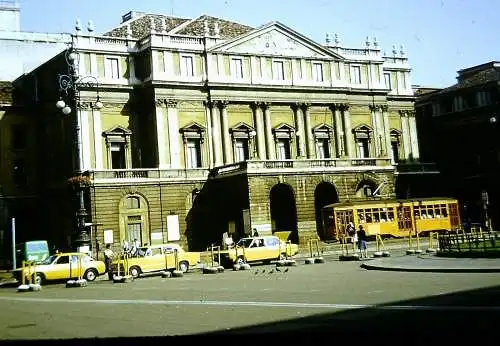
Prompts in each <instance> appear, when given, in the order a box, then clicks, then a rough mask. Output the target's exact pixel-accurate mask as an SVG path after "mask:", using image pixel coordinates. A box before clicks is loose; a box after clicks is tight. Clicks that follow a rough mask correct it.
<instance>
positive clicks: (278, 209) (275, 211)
mask: <svg viewBox="0 0 500 346" xmlns="http://www.w3.org/2000/svg"><path fill="white" fill-rule="evenodd" d="M269 202H270V209H271V224H272V226H271V227H272V232H273V233H274V232H280V231H286V232H291V233H290V236H289V237H288V239H289V240H291V241H292V242H293V243H298V242H299V234H298V230H297V206H296V203H295V196H294V194H293V190H292V188H291V187H290V186H289V185H287V184H283V183H280V184H277V185H275V186H273V188H272V189H271V192H270V194H269Z"/></svg>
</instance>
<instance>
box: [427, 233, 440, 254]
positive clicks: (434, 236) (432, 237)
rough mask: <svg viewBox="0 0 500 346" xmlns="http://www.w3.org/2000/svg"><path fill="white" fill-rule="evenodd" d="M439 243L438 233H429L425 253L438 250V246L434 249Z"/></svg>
mask: <svg viewBox="0 0 500 346" xmlns="http://www.w3.org/2000/svg"><path fill="white" fill-rule="evenodd" d="M438 242H439V233H438V232H431V233H429V246H428V247H427V252H432V253H434V252H436V251H438V250H439V246H438V247H437V248H436V247H435V245H438Z"/></svg>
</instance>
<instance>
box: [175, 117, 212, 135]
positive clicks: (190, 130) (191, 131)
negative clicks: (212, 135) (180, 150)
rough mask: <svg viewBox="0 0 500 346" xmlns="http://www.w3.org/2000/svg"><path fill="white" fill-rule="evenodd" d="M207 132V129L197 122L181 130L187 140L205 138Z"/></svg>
mask: <svg viewBox="0 0 500 346" xmlns="http://www.w3.org/2000/svg"><path fill="white" fill-rule="evenodd" d="M205 131H206V128H205V127H204V126H203V125H200V124H199V123H197V122H195V121H193V122H190V123H189V124H187V125H186V126H184V127H181V128H180V130H179V132H180V133H182V135H183V136H184V137H185V138H200V137H201V138H203V137H205Z"/></svg>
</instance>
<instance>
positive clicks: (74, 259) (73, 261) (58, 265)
mask: <svg viewBox="0 0 500 346" xmlns="http://www.w3.org/2000/svg"><path fill="white" fill-rule="evenodd" d="M105 272H106V265H105V264H104V262H102V261H97V260H94V259H93V258H92V257H90V256H89V255H88V254H86V253H80V252H65V253H58V254H55V255H52V256H49V257H47V258H46V259H45V260H43V261H42V262H40V263H38V264H36V265H35V266H33V267H31V271H30V270H29V268H28V267H25V268H24V272H23V268H17V269H15V270H13V271H12V274H13V275H14V277H15V278H16V279H17V280H18V281H19V282H21V281H22V277H23V275H24V278H25V279H26V280H27V279H28V278H29V277H30V276H31V278H32V281H33V283H35V284H42V283H44V282H46V281H51V280H69V279H78V278H79V277H80V276H81V277H83V278H84V279H85V280H87V281H94V280H95V279H96V278H97V277H98V276H99V275H103V274H104V273H105Z"/></svg>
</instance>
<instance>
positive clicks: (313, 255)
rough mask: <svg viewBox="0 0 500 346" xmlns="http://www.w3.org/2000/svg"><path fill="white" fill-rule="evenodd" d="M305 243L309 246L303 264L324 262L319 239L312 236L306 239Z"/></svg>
mask: <svg viewBox="0 0 500 346" xmlns="http://www.w3.org/2000/svg"><path fill="white" fill-rule="evenodd" d="M307 244H308V246H309V258H306V259H305V264H313V263H324V262H325V260H324V258H323V257H321V254H320V249H319V240H318V239H315V238H312V239H309V240H308V241H307Z"/></svg>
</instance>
